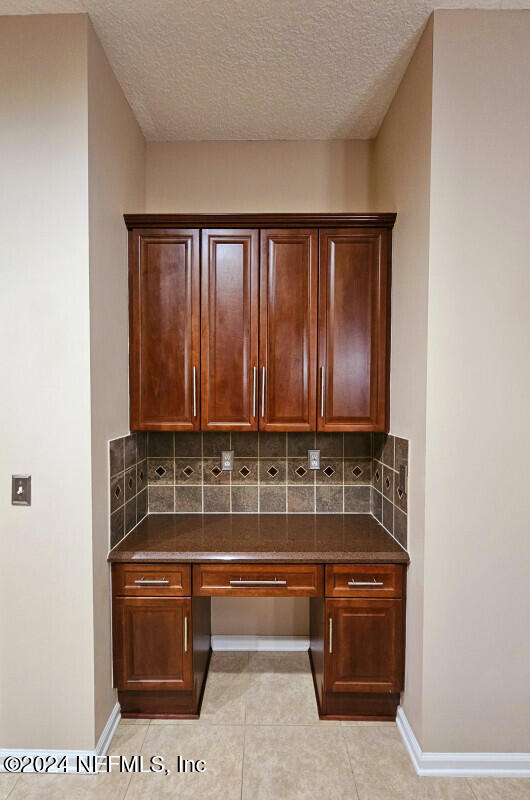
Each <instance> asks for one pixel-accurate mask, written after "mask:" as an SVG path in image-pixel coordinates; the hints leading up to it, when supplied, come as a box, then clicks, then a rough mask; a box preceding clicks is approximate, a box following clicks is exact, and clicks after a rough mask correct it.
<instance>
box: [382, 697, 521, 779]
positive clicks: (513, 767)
mask: <svg viewBox="0 0 530 800" xmlns="http://www.w3.org/2000/svg"><path fill="white" fill-rule="evenodd" d="M396 723H397V727H398V729H399V732H400V734H401V737H402V739H403V741H404V743H405V747H406V748H407V750H408V753H409V756H410V759H411V761H412V764H413V765H414V769H415V770H416V772H417V773H418V775H438V776H441V777H446V778H449V777H461V778H474V777H478V778H480V777H482V778H485V777H492V778H529V777H530V753H424V752H423V751H422V749H421V748H420V746H419V744H418V740H417V739H416V736H415V735H414V731H413V730H412V728H411V725H410V723H409V721H408V719H407V717H406V715H405V712H404V711H403V709H402V707H401V706H400V707H399V708H398V711H397V717H396Z"/></svg>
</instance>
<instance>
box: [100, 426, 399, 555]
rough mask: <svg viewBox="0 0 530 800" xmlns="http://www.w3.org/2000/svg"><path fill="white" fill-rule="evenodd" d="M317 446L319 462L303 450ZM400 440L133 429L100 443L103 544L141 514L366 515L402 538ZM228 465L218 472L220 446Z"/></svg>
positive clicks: (373, 436) (127, 529)
mask: <svg viewBox="0 0 530 800" xmlns="http://www.w3.org/2000/svg"><path fill="white" fill-rule="evenodd" d="M310 449H311V450H312V449H318V450H320V470H309V469H308V461H307V451H308V450H310ZM408 449H409V448H408V441H407V440H406V439H401V438H398V437H395V436H392V435H390V434H389V435H386V434H378V433H375V434H371V433H251V432H241V433H225V432H219V433H214V432H204V433H200V432H197V433H170V432H169V433H166V432H163V433H158V432H149V433H142V432H137V433H133V434H130V435H129V436H125V437H123V438H120V439H114V440H112V441H111V442H109V459H110V511H111V515H110V531H111V546H112V547H113V546H114V545H115V544H117V543H118V542H119V541H120V540H121V539H122V538H123V537H124V536H125V535H126V534H127V533H129V532H130V531H131V530H132V529H133V528H134V527H135V525H137V524H138V522H140V521H141V520H142V519H143V518H144V517H145V516H146V514H147V513H175V512H176V513H201V512H203V513H234V514H238V513H246V514H257V513H262V514H264V513H280V514H281V513H290V514H308V513H345V514H370V513H371V514H373V515H374V517H376V519H377V520H378V521H379V522H381V524H382V525H383V526H384V527H385V528H386V530H387V531H388V532H389V533H390V534H392V536H394V538H395V539H397V540H398V541H399V542H400V544H402V545H403V547H406V546H407V494H406V491H402V490H403V488H405V489H406V487H402V486H401V485H400V474H399V468H400V465H402V464H404V465H405V466H406V467H407V469H408ZM222 450H233V451H234V469H233V471H231V472H228V471H227V472H225V471H223V470H221V451H222Z"/></svg>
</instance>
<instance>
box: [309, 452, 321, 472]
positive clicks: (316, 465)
mask: <svg viewBox="0 0 530 800" xmlns="http://www.w3.org/2000/svg"><path fill="white" fill-rule="evenodd" d="M307 461H308V463H309V469H320V450H308V451H307Z"/></svg>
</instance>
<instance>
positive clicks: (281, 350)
mask: <svg viewBox="0 0 530 800" xmlns="http://www.w3.org/2000/svg"><path fill="white" fill-rule="evenodd" d="M317 259H318V255H317V231H316V230H263V231H262V232H261V251H260V421H259V427H260V430H263V431H311V430H315V427H316V323H317V280H318V276H317Z"/></svg>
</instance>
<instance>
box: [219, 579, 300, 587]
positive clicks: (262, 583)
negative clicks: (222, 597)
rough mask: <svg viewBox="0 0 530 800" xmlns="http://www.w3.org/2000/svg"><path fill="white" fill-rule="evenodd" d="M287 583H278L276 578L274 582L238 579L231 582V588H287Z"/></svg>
mask: <svg viewBox="0 0 530 800" xmlns="http://www.w3.org/2000/svg"><path fill="white" fill-rule="evenodd" d="M286 583H287V581H278V580H276V578H275V579H274V580H273V581H259V580H257V581H244V580H243V579H242V578H238V579H237V581H230V586H285V585H286Z"/></svg>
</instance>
